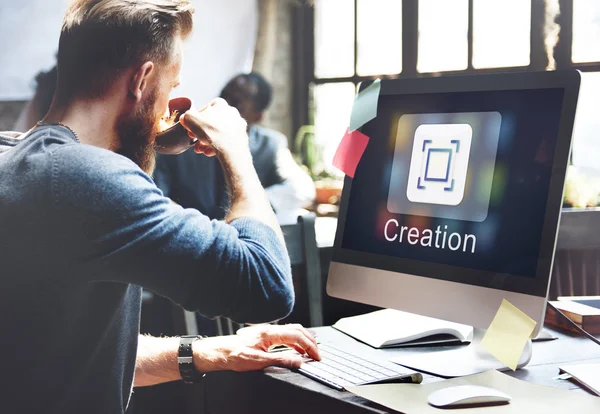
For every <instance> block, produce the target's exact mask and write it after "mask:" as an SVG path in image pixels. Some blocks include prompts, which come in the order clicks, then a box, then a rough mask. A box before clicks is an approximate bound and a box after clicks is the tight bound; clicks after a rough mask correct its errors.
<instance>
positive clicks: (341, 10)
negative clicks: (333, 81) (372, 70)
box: [315, 0, 354, 78]
mask: <svg viewBox="0 0 600 414" xmlns="http://www.w3.org/2000/svg"><path fill="white" fill-rule="evenodd" d="M352 75H354V1H353V0H317V1H316V2H315V76H316V77H317V78H340V77H344V76H352Z"/></svg>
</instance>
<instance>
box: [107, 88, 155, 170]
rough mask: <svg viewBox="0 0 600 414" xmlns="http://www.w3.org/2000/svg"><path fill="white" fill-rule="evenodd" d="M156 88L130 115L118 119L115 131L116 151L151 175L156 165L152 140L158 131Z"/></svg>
mask: <svg viewBox="0 0 600 414" xmlns="http://www.w3.org/2000/svg"><path fill="white" fill-rule="evenodd" d="M155 102H156V90H154V91H152V92H151V93H150V95H149V96H148V99H146V101H145V102H144V103H143V104H142V106H141V108H139V109H138V110H136V111H135V112H134V113H133V114H132V115H131V116H129V117H128V118H126V119H122V120H120V121H119V123H118V125H117V133H118V135H119V141H120V148H119V150H118V151H117V153H119V154H121V155H123V156H125V157H127V158H129V159H130V160H131V161H133V162H135V163H136V164H137V165H138V166H139V167H140V168H141V169H142V170H143V171H144V172H145V173H146V174H148V175H151V174H152V173H153V172H154V167H155V165H156V153H155V152H154V140H155V139H156V134H157V132H158V120H157V119H156V115H155V113H154V104H155Z"/></svg>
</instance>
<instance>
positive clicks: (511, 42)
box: [473, 0, 531, 69]
mask: <svg viewBox="0 0 600 414" xmlns="http://www.w3.org/2000/svg"><path fill="white" fill-rule="evenodd" d="M530 38H531V0H529V1H528V0H474V2H473V67H474V68H477V69H479V68H501V67H509V66H528V65H529V55H530Z"/></svg>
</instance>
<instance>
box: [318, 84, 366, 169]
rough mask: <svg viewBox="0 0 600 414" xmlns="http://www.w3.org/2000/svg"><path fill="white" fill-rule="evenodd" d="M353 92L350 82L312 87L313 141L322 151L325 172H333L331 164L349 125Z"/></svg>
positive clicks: (353, 87)
mask: <svg viewBox="0 0 600 414" xmlns="http://www.w3.org/2000/svg"><path fill="white" fill-rule="evenodd" d="M355 91H356V87H355V86H354V84H353V83H351V82H344V83H328V84H323V85H314V86H313V88H312V93H313V95H312V96H313V103H314V121H315V141H316V143H317V146H318V147H320V148H321V150H322V154H323V161H324V164H325V165H324V167H325V169H327V170H334V169H333V167H332V166H331V162H332V160H333V155H334V154H335V150H336V149H337V147H338V144H339V143H340V141H341V139H342V137H343V136H344V133H345V132H346V129H347V128H348V125H349V124H350V113H351V112H352V105H353V103H354V94H355ZM340 174H341V173H340Z"/></svg>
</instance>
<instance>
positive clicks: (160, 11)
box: [58, 0, 194, 97]
mask: <svg viewBox="0 0 600 414" xmlns="http://www.w3.org/2000/svg"><path fill="white" fill-rule="evenodd" d="M193 12H194V10H193V7H192V5H191V4H190V2H189V0H74V1H73V2H72V4H71V6H70V7H69V9H68V11H67V13H66V15H65V19H64V22H63V26H62V31H61V35H60V41H59V47H58V77H59V89H60V93H61V94H65V95H66V96H72V95H83V96H86V97H96V96H100V95H102V94H103V93H104V92H105V91H106V88H107V87H108V86H109V85H110V83H111V81H112V80H113V79H114V77H115V76H117V75H118V73H119V72H120V71H121V70H123V69H126V68H129V67H133V66H135V65H140V64H142V63H143V62H146V61H153V62H155V63H156V64H158V65H160V64H166V63H168V62H169V60H170V58H171V56H172V52H173V45H174V41H175V38H176V36H178V35H179V36H181V37H182V38H186V37H187V36H188V35H189V34H190V33H191V31H192V27H193V21H192V13H193Z"/></svg>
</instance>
